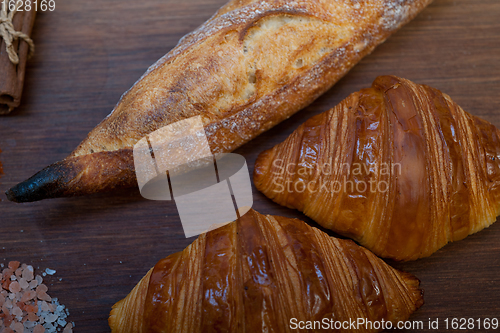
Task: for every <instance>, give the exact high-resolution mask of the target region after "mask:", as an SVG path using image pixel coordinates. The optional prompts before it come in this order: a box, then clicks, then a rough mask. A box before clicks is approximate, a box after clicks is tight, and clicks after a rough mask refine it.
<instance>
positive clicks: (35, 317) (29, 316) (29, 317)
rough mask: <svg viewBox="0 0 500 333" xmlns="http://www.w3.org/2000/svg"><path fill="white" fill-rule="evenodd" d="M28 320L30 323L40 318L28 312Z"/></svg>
mask: <svg viewBox="0 0 500 333" xmlns="http://www.w3.org/2000/svg"><path fill="white" fill-rule="evenodd" d="M28 320H29V321H37V320H38V316H37V315H36V314H35V313H34V312H28Z"/></svg>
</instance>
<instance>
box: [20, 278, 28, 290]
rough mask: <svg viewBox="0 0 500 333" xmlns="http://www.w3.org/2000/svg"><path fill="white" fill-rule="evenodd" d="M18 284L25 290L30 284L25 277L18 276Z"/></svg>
mask: <svg viewBox="0 0 500 333" xmlns="http://www.w3.org/2000/svg"><path fill="white" fill-rule="evenodd" d="M19 285H20V286H21V289H22V290H26V289H28V287H29V286H30V285H29V283H28V281H26V279H25V278H20V279H19Z"/></svg>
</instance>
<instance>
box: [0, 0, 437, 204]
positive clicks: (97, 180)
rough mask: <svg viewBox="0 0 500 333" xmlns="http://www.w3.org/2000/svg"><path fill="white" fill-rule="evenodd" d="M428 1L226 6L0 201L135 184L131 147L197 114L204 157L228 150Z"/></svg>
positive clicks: (324, 84) (327, 83)
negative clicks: (206, 146)
mask: <svg viewBox="0 0 500 333" xmlns="http://www.w3.org/2000/svg"><path fill="white" fill-rule="evenodd" d="M430 2H431V0H398V1H396V0H369V1H351V0H341V1H334V0H327V1H312V0H310V1H299V0H279V1H274V0H273V1H270V0H258V1H249V0H244V1H240V0H232V1H230V2H229V3H228V4H226V5H225V6H224V7H222V8H221V9H220V10H219V11H218V12H217V13H216V14H215V15H214V16H213V17H212V18H211V19H210V20H208V21H207V22H206V23H205V24H203V25H202V26H201V27H200V28H198V29H197V30H195V31H194V32H193V33H191V34H189V35H187V36H186V37H184V38H183V39H181V41H180V42H179V44H178V45H177V47H175V48H174V49H173V50H172V51H170V52H169V53H167V54H166V55H165V56H164V57H162V58H161V59H160V60H159V61H158V62H157V63H155V64H154V65H152V66H151V67H150V68H149V69H148V71H147V72H146V73H145V74H144V75H143V76H142V77H141V78H140V79H139V81H137V83H136V84H135V85H134V86H133V87H132V88H131V89H130V90H129V91H128V92H126V93H125V94H124V95H123V96H122V98H121V100H120V101H119V102H118V104H117V105H116V107H115V108H114V110H113V111H112V113H111V114H110V115H109V116H108V117H107V118H105V119H104V120H103V121H102V122H101V123H100V124H99V125H98V126H97V127H96V128H95V129H94V130H92V131H91V132H90V133H89V135H88V136H87V138H86V139H85V140H84V141H83V142H82V143H81V144H80V145H79V146H78V148H76V149H75V150H74V151H73V152H72V153H71V154H70V155H69V156H68V157H67V158H65V159H64V160H62V161H60V162H57V163H54V164H52V165H50V166H48V167H47V168H45V169H43V170H42V171H40V172H38V173H37V174H35V175H34V176H33V177H31V178H30V179H28V180H26V181H24V182H22V183H20V184H18V185H16V186H15V187H13V188H12V189H10V190H9V191H7V193H6V194H7V197H8V198H9V199H10V200H12V201H16V202H27V201H36V200H42V199H46V198H55V197H63V196H75V195H84V194H89V193H95V192H101V191H109V190H113V189H116V188H120V187H130V186H134V185H136V184H137V181H136V177H135V172H134V162H133V147H134V145H135V144H136V143H137V142H138V141H139V140H140V139H142V138H143V137H145V136H146V135H147V134H150V133H152V132H154V131H156V130H158V129H160V128H162V127H164V126H166V125H169V124H172V123H175V122H177V121H179V120H183V119H187V118H190V117H195V116H202V118H203V123H204V127H205V131H206V133H207V137H208V140H209V143H210V148H211V150H212V153H214V154H219V153H225V152H230V151H232V150H234V149H236V148H238V147H239V146H241V145H242V144H244V143H246V142H248V141H250V140H251V139H253V138H254V137H256V136H257V135H259V134H260V133H262V132H264V131H266V130H268V129H270V128H271V127H273V126H274V125H276V124H277V123H279V122H280V121H282V120H284V119H286V118H288V117H290V116H291V115H292V114H293V113H295V112H297V111H298V110H300V109H301V108H303V107H305V106H306V105H308V104H309V103H311V102H312V101H313V100H314V99H316V98H317V97H318V96H319V95H321V94H322V93H323V92H325V91H326V90H328V89H329V88H330V87H331V86H332V85H333V84H334V83H335V82H337V81H338V80H339V79H340V78H341V77H342V76H343V75H344V74H346V73H347V71H348V70H349V69H351V68H352V67H353V66H354V65H355V64H356V63H357V62H358V61H359V60H361V59H362V58H363V57H364V56H365V55H367V54H369V53H370V52H371V51H372V50H373V49H374V48H375V47H376V46H377V45H378V44H380V43H382V42H383V41H384V40H385V39H386V38H387V37H389V35H390V34H391V33H393V32H394V31H396V30H397V29H398V28H400V27H401V26H402V25H403V24H405V23H406V22H408V21H410V20H411V19H412V18H413V17H415V16H416V15H417V14H418V13H419V12H420V11H421V10H422V9H423V8H425V7H426V6H427V5H428V4H429V3H430ZM172 163H176V162H175V161H172Z"/></svg>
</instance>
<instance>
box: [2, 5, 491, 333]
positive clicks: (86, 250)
mask: <svg viewBox="0 0 500 333" xmlns="http://www.w3.org/2000/svg"><path fill="white" fill-rule="evenodd" d="M224 3H225V0H189V1H183V2H180V1H174V0H144V1H131V0H127V1H124V0H107V1H98V0H86V1H83V0H72V1H58V0H56V10H55V11H54V12H46V13H40V14H39V15H38V17H37V20H36V23H35V27H34V33H33V39H34V41H35V43H36V47H37V52H36V56H35V57H34V58H33V59H32V60H31V61H30V62H29V66H28V69H27V77H26V85H25V93H24V96H23V101H22V106H21V107H20V108H19V109H17V110H16V111H15V112H13V113H12V114H11V115H9V116H6V117H2V118H0V149H1V150H2V151H3V152H2V153H1V154H0V161H2V163H3V166H4V171H5V175H4V176H3V177H2V178H0V192H1V194H0V198H1V199H2V201H1V202H0V221H1V222H0V226H1V232H0V262H5V263H6V262H8V261H9V260H19V261H21V262H25V263H30V264H32V265H34V266H35V267H40V268H41V269H45V268H46V267H50V268H53V269H56V270H57V273H56V276H55V277H51V278H50V279H49V278H48V279H47V281H48V282H49V284H51V285H49V287H50V289H49V293H50V294H51V295H52V296H54V297H58V298H59V299H60V301H61V302H62V303H63V304H65V305H67V306H68V307H69V309H70V312H71V316H70V320H72V321H74V322H75V323H76V331H77V332H93V333H97V332H107V331H109V327H108V325H107V317H108V314H109V311H110V309H111V306H112V305H113V304H114V303H115V302H116V301H118V300H120V299H121V298H123V297H124V296H126V295H127V293H128V292H129V291H130V290H131V289H132V288H133V287H134V285H135V284H136V283H137V282H138V281H139V279H140V278H141V277H142V276H143V275H144V274H145V273H146V272H147V270H148V269H149V268H150V267H152V266H153V265H154V264H155V263H156V262H157V261H158V260H159V259H161V258H163V257H165V256H167V255H169V254H172V253H174V252H177V251H180V250H182V249H184V247H186V246H187V245H188V244H189V243H191V242H192V241H193V238H190V239H186V238H185V237H184V234H183V232H182V228H181V224H180V220H179V217H178V214H177V211H176V208H175V204H174V203H173V202H153V201H147V200H145V199H143V198H142V197H141V196H140V195H139V193H138V191H137V190H128V191H122V192H119V193H113V194H103V195H94V196H90V197H82V198H71V199H56V200H46V201H42V202H36V203H29V204H14V203H11V202H8V201H7V199H6V198H5V195H4V194H3V193H4V191H5V190H7V189H8V188H10V187H11V186H13V185H15V184H16V183H17V182H19V181H22V180H24V179H25V178H27V177H28V176H31V175H32V174H33V173H34V172H36V171H38V170H39V169H41V168H42V167H45V166H46V165H49V164H51V163H52V162H55V161H58V160H61V159H63V158H64V157H65V156H66V155H67V154H68V153H70V152H71V151H72V150H73V149H74V148H75V147H76V146H77V144H78V143H79V142H80V141H81V140H82V139H83V138H84V137H85V136H86V135H87V133H88V132H89V131H90V130H91V129H92V128H93V127H94V126H95V125H96V124H97V123H99V122H100V121H101V120H102V119H103V118H104V117H105V116H106V115H107V114H108V113H109V112H110V111H111V109H112V108H113V106H114V105H115V103H116V102H117V101H118V99H119V98H120V95H121V94H122V93H123V92H124V91H126V90H127V89H128V88H129V87H130V86H131V85H132V84H133V83H134V82H135V81H136V80H137V79H138V78H139V77H140V75H141V74H142V73H143V72H144V71H145V70H146V68H147V67H148V66H149V65H150V64H152V63H154V62H155V61H156V60H157V59H158V58H160V57H161V56H162V55H163V54H164V53H166V52H167V51H169V50H170V49H171V48H172V47H174V46H175V45H176V43H177V41H178V40H179V38H180V37H181V36H183V35H184V34H186V33H188V32H189V31H191V30H193V29H194V28H196V27H197V26H198V25H200V24H201V23H202V22H204V21H205V20H206V19H208V18H209V17H210V16H211V15H212V14H213V13H214V12H215V11H216V10H217V9H218V8H219V7H220V6H221V5H223V4H224ZM381 74H395V75H399V76H402V77H405V78H408V79H411V80H414V81H416V82H418V83H426V84H429V85H431V86H434V87H436V88H439V89H441V90H442V91H444V92H446V93H448V94H449V95H451V96H452V97H453V98H454V100H455V101H456V102H458V104H460V105H461V106H462V107H463V108H464V109H465V110H467V111H469V112H471V113H472V114H474V115H477V116H481V117H483V118H485V119H487V120H489V121H491V122H492V123H493V124H495V125H497V126H500V2H499V1H498V0H468V1H467V0H436V1H435V3H434V4H432V5H431V6H430V7H428V8H427V9H426V10H425V11H424V12H422V13H421V14H420V15H419V16H418V17H417V18H416V19H415V20H414V21H413V22H411V23H410V24H408V25H407V26H406V27H404V28H403V29H402V30H400V31H399V32H398V33H396V34H395V35H394V36H392V37H391V38H390V39H389V40H388V41H387V42H386V43H385V44H383V45H381V46H380V47H379V48H378V49H377V50H375V52H374V53H373V54H372V55H370V56H368V57H367V58H365V59H364V60H363V61H362V62H361V63H360V64H358V65H357V66H356V67H355V68H354V69H353V70H352V71H351V72H350V73H349V74H348V75H347V76H346V77H345V78H344V79H342V80H341V81H340V82H339V83H338V84H337V85H336V86H335V87H334V88H333V89H331V90H330V91H328V92H327V93H326V94H325V95H324V96H322V97H321V98H319V99H318V100H317V101H316V102H314V103H313V104H312V105H311V106H310V107H308V108H307V109H305V110H303V111H301V112H299V113H298V114H296V115H295V116H294V117H292V118H291V119H289V120H287V121H286V122H284V123H282V124H280V125H278V126H276V127H275V128H274V129H273V130H271V131H269V132H268V133H265V134H263V135H261V136H260V137H258V138H257V139H255V140H253V141H252V142H250V143H249V144H247V145H245V146H244V147H242V148H241V149H239V150H238V151H237V152H238V153H240V154H243V155H244V156H245V157H246V158H247V161H248V164H249V166H250V168H252V169H253V165H254V161H255V158H256V157H257V154H258V153H259V152H261V151H262V150H264V149H267V148H270V147H272V146H273V145H274V144H276V143H278V142H280V141H282V140H284V139H285V138H286V137H287V136H288V135H289V134H290V133H291V132H292V131H293V130H294V129H295V128H296V127H297V126H298V125H299V124H301V123H302V122H304V121H305V120H306V119H308V118H309V117H310V116H312V115H314V114H317V113H320V112H322V111H325V110H327V109H328V108H330V107H332V106H334V105H336V104H337V103H338V102H339V101H341V100H342V99H343V98H345V97H346V96H347V95H348V94H349V93H351V92H354V91H356V90H359V89H360V88H363V87H367V86H369V85H370V84H371V82H372V81H373V79H375V77H376V76H378V75H381ZM0 75H1V73H0ZM254 201H255V203H254V208H255V209H257V210H258V211H259V212H261V213H270V214H279V215H283V216H289V217H299V218H301V219H304V220H307V221H309V222H311V221H310V220H308V219H307V218H305V217H304V216H303V215H302V214H300V213H299V212H296V211H292V210H289V209H286V208H282V207H279V206H278V205H276V204H274V203H272V202H271V201H269V200H268V199H266V198H265V197H264V196H263V195H262V194H260V193H258V192H257V191H256V190H255V189H254ZM311 223H312V224H314V223H313V222H311ZM314 225H315V224H314ZM389 263H390V264H392V265H394V266H395V267H397V268H400V269H404V270H407V271H409V272H411V273H414V274H415V275H417V276H418V277H419V278H420V279H421V281H422V287H423V288H424V289H425V305H424V306H423V307H422V308H421V309H420V310H419V311H418V312H417V313H415V314H414V315H413V317H412V320H422V321H424V323H425V325H426V326H427V323H428V320H429V318H431V320H435V319H437V318H439V320H440V324H441V325H440V329H439V331H441V332H442V331H445V329H444V319H446V318H449V320H451V319H452V318H474V319H478V318H493V317H495V318H500V223H496V224H493V226H491V227H490V228H488V229H486V230H483V231H481V232H479V233H478V234H475V235H473V236H469V237H468V238H466V239H465V240H463V241H460V242H457V243H454V244H450V245H448V246H446V247H445V248H443V249H442V250H440V251H438V252H437V253H435V254H434V255H433V256H431V257H430V258H427V259H423V260H418V261H416V262H410V263H405V264H401V263H394V262H389ZM59 278H62V280H61V281H59Z"/></svg>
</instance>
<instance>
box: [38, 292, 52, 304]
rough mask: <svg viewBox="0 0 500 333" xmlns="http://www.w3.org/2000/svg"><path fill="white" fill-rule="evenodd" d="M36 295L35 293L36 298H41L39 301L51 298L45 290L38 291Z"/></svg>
mask: <svg viewBox="0 0 500 333" xmlns="http://www.w3.org/2000/svg"><path fill="white" fill-rule="evenodd" d="M36 295H37V297H38V299H39V300H41V301H47V302H50V301H51V300H52V297H50V296H49V295H47V293H46V292H45V291H42V292H39V293H37V294H36Z"/></svg>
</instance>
